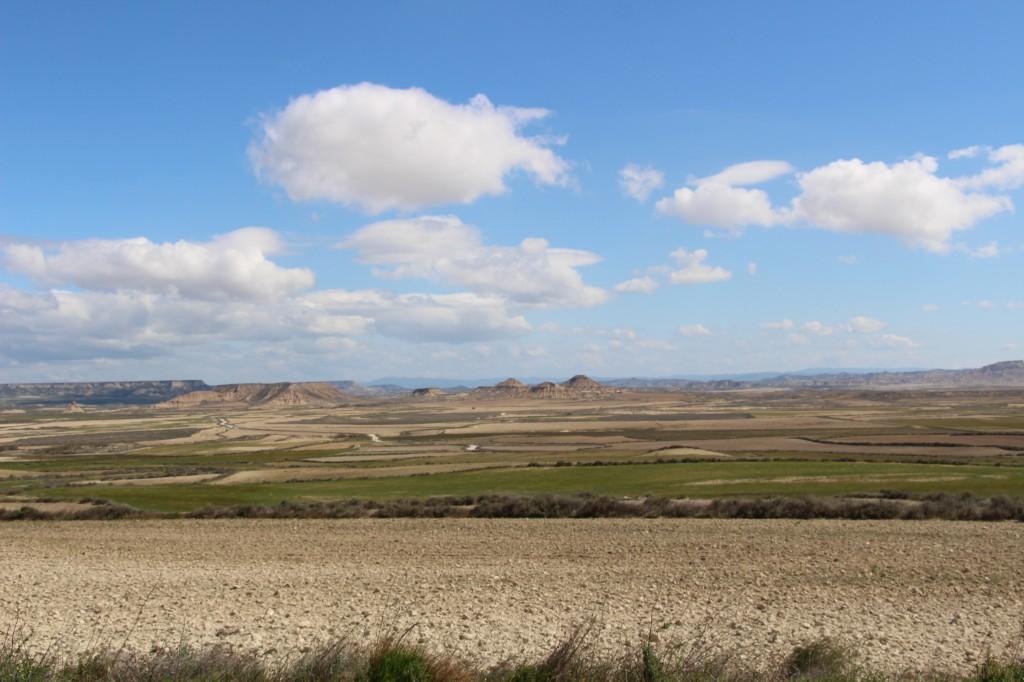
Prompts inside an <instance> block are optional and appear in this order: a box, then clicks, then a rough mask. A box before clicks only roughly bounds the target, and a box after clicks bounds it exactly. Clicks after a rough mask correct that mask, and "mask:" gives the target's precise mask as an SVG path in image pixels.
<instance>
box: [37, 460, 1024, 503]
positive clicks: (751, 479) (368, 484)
mask: <svg viewBox="0 0 1024 682" xmlns="http://www.w3.org/2000/svg"><path fill="white" fill-rule="evenodd" d="M884 490H899V491H904V492H912V493H927V492H972V493H975V494H979V495H1002V494H1010V495H1024V468H1020V467H990V466H949V465H926V464H909V465H908V464H879V463H865V462H805V461H798V462H735V463H732V462H707V463H686V464H643V465H617V466H574V467H557V468H542V467H530V468H518V469H505V470H485V471H471V472H459V473H438V474H432V475H426V476H400V477H394V478H374V479H356V480H343V481H317V482H296V483H261V484H250V485H209V484H198V485H161V486H150V487H144V488H129V487H119V486H88V487H64V488H52V489H46V490H39V491H36V492H38V494H40V495H46V496H49V497H60V498H68V499H77V498H81V497H85V496H89V497H100V498H106V499H111V500H114V501H117V502H121V503H124V504H129V505H132V506H135V507H138V508H140V509H146V510H152V511H191V510H194V509H198V508H200V507H203V506H207V505H214V506H229V505H240V504H262V505H272V504H276V503H278V502H281V501H283V500H294V501H326V500H337V499H343V498H349V497H365V498H417V497H432V496H441V495H480V494H537V493H566V494H569V493H594V494H601V495H616V496H618V495H628V496H645V495H657V496H664V497H721V496H732V495H853V494H861V493H877V492H880V491H884Z"/></svg>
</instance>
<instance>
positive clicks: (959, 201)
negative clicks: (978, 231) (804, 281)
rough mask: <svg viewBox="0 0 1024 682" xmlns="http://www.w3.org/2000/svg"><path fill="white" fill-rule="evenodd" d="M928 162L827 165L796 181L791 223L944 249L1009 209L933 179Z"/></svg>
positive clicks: (1001, 201)
mask: <svg viewBox="0 0 1024 682" xmlns="http://www.w3.org/2000/svg"><path fill="white" fill-rule="evenodd" d="M937 169H938V163H937V162H936V161H935V159H934V158H932V157H927V156H923V157H918V158H915V159H910V160H907V161H902V162H899V163H895V164H892V165H889V164H886V163H883V162H881V161H875V162H872V163H864V162H863V161H861V160H860V159H845V160H840V161H833V162H832V163H830V164H827V165H825V166H821V167H819V168H815V169H814V170H812V171H810V172H807V173H803V174H801V175H800V176H798V182H799V184H800V189H801V193H800V195H799V196H797V198H796V199H794V200H793V208H792V212H791V217H790V220H791V221H805V222H807V223H808V224H810V225H811V226H814V227H820V228H823V229H826V230H834V231H837V232H870V233H877V234H885V235H890V236H893V237H896V238H898V239H900V240H902V241H904V242H905V243H907V244H909V245H912V246H918V247H922V248H925V249H928V250H929V251H935V252H945V251H948V250H949V240H950V237H951V236H952V235H953V233H954V232H956V231H958V230H965V229H968V228H971V227H973V226H974V225H975V224H976V223H977V222H979V221H980V220H983V219H985V218H988V217H990V216H992V215H995V214H996V213H1000V212H1002V211H1007V210H1010V209H1012V207H1013V205H1012V204H1011V203H1010V200H1009V199H1007V198H1005V197H998V196H991V195H987V194H977V193H969V192H964V191H963V190H962V189H961V188H960V187H959V186H958V185H957V183H956V182H955V181H954V180H951V179H949V178H942V177H939V176H937V175H936V174H935V172H936V170H937Z"/></svg>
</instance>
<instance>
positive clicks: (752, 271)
mask: <svg viewBox="0 0 1024 682" xmlns="http://www.w3.org/2000/svg"><path fill="white" fill-rule="evenodd" d="M747 274H748V275H750V276H754V275H756V274H757V263H755V262H754V261H750V262H749V263H747Z"/></svg>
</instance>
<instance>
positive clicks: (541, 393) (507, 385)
mask: <svg viewBox="0 0 1024 682" xmlns="http://www.w3.org/2000/svg"><path fill="white" fill-rule="evenodd" d="M617 392H619V389H616V388H612V387H609V386H605V385H604V384H602V383H599V382H597V381H594V380H593V379H591V378H590V377H588V376H584V375H582V374H577V375H576V376H574V377H573V378H571V379H569V380H568V381H564V382H562V383H560V384H556V383H554V382H552V381H542V382H540V383H537V384H533V385H529V384H525V383H523V382H522V381H519V380H518V379H513V378H509V379H505V380H504V381H500V382H498V383H497V384H495V385H493V386H481V387H479V388H476V389H474V390H472V391H470V392H469V395H470V396H471V397H475V398H591V397H603V396H607V395H610V394H614V393H617Z"/></svg>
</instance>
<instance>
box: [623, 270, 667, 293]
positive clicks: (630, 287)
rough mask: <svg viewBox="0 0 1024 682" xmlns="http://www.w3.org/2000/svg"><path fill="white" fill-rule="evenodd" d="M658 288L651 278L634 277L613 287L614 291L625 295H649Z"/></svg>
mask: <svg viewBox="0 0 1024 682" xmlns="http://www.w3.org/2000/svg"><path fill="white" fill-rule="evenodd" d="M657 288H658V283H657V282H656V281H655V279H654V278H653V277H649V276H646V275H645V276H644V277H634V278H633V279H627V280H626V281H625V282H619V283H618V284H616V285H615V291H618V292H620V293H625V294H649V293H651V292H652V291H654V290H655V289H657Z"/></svg>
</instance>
